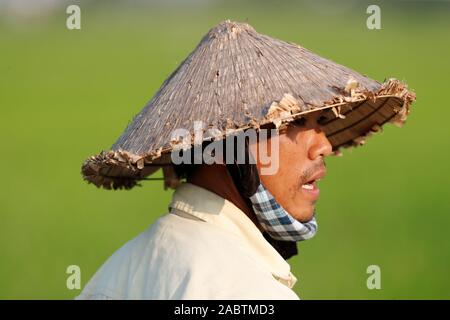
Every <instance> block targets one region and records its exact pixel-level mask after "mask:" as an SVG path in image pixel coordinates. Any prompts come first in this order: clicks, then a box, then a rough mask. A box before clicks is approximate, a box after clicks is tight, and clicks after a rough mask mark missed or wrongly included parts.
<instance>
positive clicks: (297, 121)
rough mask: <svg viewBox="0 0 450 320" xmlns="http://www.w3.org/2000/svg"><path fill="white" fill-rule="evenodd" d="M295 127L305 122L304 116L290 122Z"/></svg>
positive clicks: (301, 125)
mask: <svg viewBox="0 0 450 320" xmlns="http://www.w3.org/2000/svg"><path fill="white" fill-rule="evenodd" d="M291 123H292V125H294V126H296V127H303V126H304V125H305V124H306V119H305V118H298V119H295V120H294V121H292V122H291Z"/></svg>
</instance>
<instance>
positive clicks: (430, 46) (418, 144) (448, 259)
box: [0, 2, 450, 299]
mask: <svg viewBox="0 0 450 320" xmlns="http://www.w3.org/2000/svg"><path fill="white" fill-rule="evenodd" d="M405 5H406V4H405ZM408 6H412V8H411V7H408V8H407V10H405V8H404V7H402V6H400V5H398V6H388V5H387V4H386V6H385V7H383V6H382V30H376V31H370V30H368V29H367V28H366V25H365V21H366V18H367V15H366V14H365V8H366V7H367V4H365V3H358V4H353V6H342V7H341V8H340V10H336V7H333V8H335V9H334V10H328V9H326V10H318V9H314V7H312V6H311V5H301V4H298V5H295V6H294V5H293V4H292V3H291V4H289V5H276V6H275V5H271V4H270V3H269V2H264V4H261V5H259V6H256V4H255V3H254V4H253V6H251V5H245V6H243V5H238V4H237V2H236V3H235V2H232V3H231V4H230V3H229V4H227V5H220V6H218V5H215V6H213V5H203V6H201V5H195V6H191V7H189V6H181V5H180V6H178V7H176V8H172V7H164V6H159V7H155V8H153V7H148V6H142V7H138V6H134V7H127V8H125V7H120V6H115V7H111V8H106V7H103V6H88V7H86V8H84V7H83V5H82V29H81V30H78V31H70V30H67V29H66V27H65V19H66V14H65V8H61V9H60V10H58V11H57V12H56V13H55V14H54V15H53V16H51V17H50V18H49V19H41V18H35V19H31V20H30V21H27V22H25V23H20V24H19V23H15V22H11V21H9V22H8V21H7V19H5V17H3V19H2V18H0V19H2V20H0V111H1V118H0V119H1V127H0V133H1V137H2V138H3V140H2V147H1V152H0V154H1V156H0V167H1V168H2V170H3V172H2V179H1V180H2V181H1V184H0V298H2V299H12V298H25V299H30V298H42V299H71V298H73V297H75V296H76V295H77V294H78V293H79V292H80V291H79V290H68V289H67V288H66V277H67V274H66V273H65V272H66V268H67V266H69V265H72V264H75V265H79V266H80V267H81V270H82V285H84V284H86V282H87V281H88V280H89V279H90V277H91V276H92V275H93V273H94V272H95V271H96V270H97V269H98V267H99V266H100V265H101V264H102V263H103V262H104V261H105V260H106V259H107V258H108V257H109V256H110V255H111V254H112V253H113V252H114V251H115V250H116V249H118V248H119V247H120V246H121V245H123V244H124V243H125V242H126V241H128V240H130V239H131V238H133V237H134V236H136V235H137V234H138V233H140V232H141V231H143V230H144V229H145V228H147V226H148V225H150V224H151V223H152V222H153V221H154V220H155V219H156V218H157V217H158V216H160V215H162V214H164V213H165V212H166V209H167V203H168V202H169V199H170V197H171V192H170V191H163V190H162V185H161V183H160V182H154V181H148V182H144V183H143V187H142V188H137V189H134V190H132V191H115V192H113V191H105V190H98V189H96V188H95V187H94V186H92V185H87V184H86V183H85V182H83V181H82V179H81V175H80V167H81V163H82V161H83V160H84V159H85V158H86V157H88V156H90V155H92V154H95V153H98V152H99V151H100V150H102V149H108V148H109V147H110V146H111V145H112V144H113V142H114V141H115V139H116V138H118V136H119V135H120V133H121V132H122V131H123V129H124V128H125V127H126V125H127V123H128V122H129V121H130V120H131V119H132V117H133V116H134V115H135V114H136V113H137V112H138V111H139V110H140V109H141V108H142V107H143V106H144V104H145V103H146V102H147V101H148V100H149V99H150V98H151V96H152V95H153V94H154V93H155V92H156V90H157V89H158V88H159V85H160V84H161V83H162V81H163V80H164V79H165V78H166V77H167V76H168V75H169V74H170V72H171V71H172V70H174V69H175V68H176V66H177V65H178V64H179V63H180V62H181V61H182V60H183V59H184V57H185V56H186V55H187V54H188V53H189V52H190V51H191V50H192V49H193V48H194V46H195V45H196V44H197V43H198V41H199V40H200V38H201V37H202V36H203V35H204V34H205V33H206V32H207V31H208V30H209V28H211V27H212V26H214V25H215V24H216V23H218V22H219V21H221V20H224V19H228V18H229V19H232V20H238V21H246V20H248V21H249V23H251V24H252V25H253V26H254V27H255V28H256V30H257V31H259V32H261V33H265V34H268V35H271V36H273V37H277V38H280V39H283V40H287V41H292V42H296V43H299V44H301V45H302V46H304V47H306V48H308V49H310V50H312V51H314V52H316V53H318V54H320V55H323V56H325V57H327V58H330V59H332V60H334V61H336V62H338V63H341V64H344V65H347V66H349V67H351V68H353V69H355V70H357V71H359V72H361V73H363V74H366V75H368V76H369V77H372V78H374V79H377V80H379V81H383V80H384V78H388V77H392V76H393V77H397V78H399V79H401V80H405V81H406V82H407V83H408V84H409V86H410V87H411V88H412V89H414V90H415V91H416V93H417V98H418V99H417V102H416V103H415V104H414V105H413V107H412V113H411V115H410V117H409V118H408V121H407V123H406V125H405V127H404V128H403V129H398V128H395V127H391V126H388V127H386V128H385V130H384V132H383V133H382V134H380V135H378V136H375V137H373V138H371V139H370V140H368V142H367V145H366V146H364V147H362V148H357V149H354V150H352V151H345V152H344V156H343V157H340V158H332V159H329V161H328V162H327V164H328V176H327V178H326V179H325V180H324V181H323V182H322V183H321V189H322V195H321V200H320V201H319V204H318V219H319V232H318V234H317V236H316V237H315V238H314V239H313V240H311V241H308V242H305V243H301V244H300V245H299V249H300V254H299V255H298V256H296V257H294V258H292V259H291V260H289V262H290V264H291V265H292V268H293V272H294V274H295V275H296V276H297V277H298V278H299V282H298V284H297V285H296V287H295V289H296V292H297V293H298V294H299V295H300V297H301V298H303V299H334V298H337V299H349V298H355V299H409V298H413V299H417V298H425V299H431V298H446V299H449V298H450V277H449V274H448V273H449V271H450V241H449V239H448V236H449V234H450V215H449V213H450V204H449V196H450V192H449V187H448V182H449V170H448V168H446V163H447V161H448V159H449V156H450V150H449V145H450V126H449V125H448V122H449V117H450V106H449V103H448V94H449V80H448V76H449V75H450V59H449V57H450V36H449V34H450V19H449V17H450V5H448V4H439V5H436V6H439V7H438V8H437V9H436V8H435V9H434V10H429V7H425V6H421V5H418V4H413V3H408ZM372 264H375V265H379V266H380V267H381V276H382V278H381V279H382V280H381V285H382V289H381V290H368V289H367V287H366V279H367V277H368V275H367V274H366V268H367V266H369V265H372Z"/></svg>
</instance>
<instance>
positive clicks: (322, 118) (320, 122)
mask: <svg viewBox="0 0 450 320" xmlns="http://www.w3.org/2000/svg"><path fill="white" fill-rule="evenodd" d="M327 121H328V118H327V117H326V116H323V115H322V116H320V117H319V118H318V119H317V123H318V124H319V125H322V124H324V123H325V122H327Z"/></svg>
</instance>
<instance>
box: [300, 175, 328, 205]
mask: <svg viewBox="0 0 450 320" xmlns="http://www.w3.org/2000/svg"><path fill="white" fill-rule="evenodd" d="M325 173H326V171H325V168H322V169H320V170H319V171H317V172H316V173H314V175H313V176H312V177H311V178H310V180H308V181H307V182H305V183H303V184H302V185H301V187H302V191H303V194H304V195H306V196H307V197H308V198H311V200H313V201H314V200H317V198H318V197H319V192H320V189H319V188H318V186H317V182H319V181H320V179H322V178H323V177H324V176H325Z"/></svg>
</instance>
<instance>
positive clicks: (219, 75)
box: [82, 20, 415, 189]
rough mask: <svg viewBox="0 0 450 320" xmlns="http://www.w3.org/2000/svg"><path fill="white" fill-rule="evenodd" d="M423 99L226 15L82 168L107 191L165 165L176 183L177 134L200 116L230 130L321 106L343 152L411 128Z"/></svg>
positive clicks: (392, 82)
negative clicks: (388, 126) (413, 111)
mask: <svg viewBox="0 0 450 320" xmlns="http://www.w3.org/2000/svg"><path fill="white" fill-rule="evenodd" d="M414 100H415V95H414V93H412V92H410V91H408V90H407V87H406V85H405V84H403V83H401V82H400V81H398V80H395V79H389V80H388V81H386V82H384V83H379V82H377V81H375V80H372V79H369V78H367V77H365V76H363V75H361V74H359V73H357V72H355V71H353V70H351V69H349V68H347V67H344V66H342V65H339V64H337V63H334V62H332V61H330V60H327V59H325V58H322V57H320V56H318V55H316V54H314V53H312V52H310V51H308V50H307V49H305V48H303V47H300V46H299V45H297V44H294V43H288V42H284V41H281V40H277V39H274V38H271V37H268V36H266V35H262V34H259V33H257V32H256V31H255V30H254V29H253V27H251V26H250V25H248V24H246V23H238V22H232V21H228V20H227V21H224V22H221V23H220V24H218V25H217V26H216V27H214V28H212V29H211V30H210V31H209V32H208V33H207V34H206V35H205V36H204V37H203V39H202V40H201V41H200V43H199V44H198V46H197V47H196V48H195V49H194V51H193V52H192V53H191V54H190V55H189V56H188V57H187V58H186V59H185V60H184V61H183V62H182V63H181V65H180V66H178V68H177V69H176V70H175V71H174V72H173V73H172V74H171V75H170V76H169V78H168V79H166V80H165V81H164V83H163V84H162V86H161V88H160V89H159V90H158V91H157V92H156V94H155V95H154V97H153V98H152V99H151V100H150V102H148V104H147V105H146V106H145V107H144V108H143V109H142V111H141V112H140V113H139V114H137V115H136V116H135V117H134V119H133V121H132V122H131V123H130V124H129V125H128V127H127V128H126V130H125V131H124V132H123V134H122V135H121V136H120V137H119V139H118V140H117V141H116V143H114V145H113V146H112V147H111V149H110V150H107V151H102V152H101V153H100V154H98V155H95V156H92V157H90V158H88V159H87V160H86V161H85V162H84V163H83V166H82V174H83V177H84V179H85V180H87V181H89V182H92V183H94V184H95V185H96V186H98V187H100V186H101V187H104V188H106V189H111V188H112V189H117V188H126V189H129V188H132V187H133V186H135V185H136V184H137V183H138V182H139V180H141V179H143V178H145V177H146V176H148V175H150V174H152V173H153V172H155V171H156V170H157V169H159V168H161V167H163V170H164V169H165V170H164V173H165V176H166V178H167V180H168V179H170V173H171V170H170V168H171V166H170V164H171V162H170V152H171V151H172V150H173V148H174V146H175V144H176V143H178V142H177V141H173V139H172V141H171V137H172V133H173V131H174V130H175V129H176V128H187V129H188V130H189V129H193V128H194V121H202V123H204V124H205V126H206V127H214V128H217V129H219V130H220V132H222V133H223V136H224V137H225V136H226V135H227V134H229V133H230V132H232V131H233V130H234V131H239V130H245V129H247V128H259V127H260V126H262V125H265V124H268V123H273V124H275V125H276V126H277V127H279V126H282V125H283V124H285V123H288V122H289V121H292V120H293V119H295V118H298V117H301V116H302V115H304V114H306V113H310V112H321V113H322V116H323V117H321V121H322V126H323V130H324V132H325V134H326V135H327V137H328V139H329V140H330V142H331V144H332V146H333V149H334V150H335V151H338V150H339V149H340V148H342V147H351V146H356V145H361V144H362V143H364V140H365V138H366V137H368V136H369V135H371V134H372V133H374V132H377V131H379V130H380V129H381V127H382V126H383V125H384V124H385V123H387V122H391V123H394V124H397V125H402V124H403V123H404V121H405V119H406V117H407V115H408V113H409V107H410V104H411V103H412V101H414ZM230 129H233V130H230ZM166 182H167V181H166ZM167 183H169V184H171V183H170V182H167Z"/></svg>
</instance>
